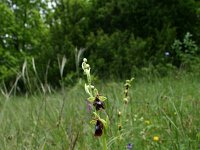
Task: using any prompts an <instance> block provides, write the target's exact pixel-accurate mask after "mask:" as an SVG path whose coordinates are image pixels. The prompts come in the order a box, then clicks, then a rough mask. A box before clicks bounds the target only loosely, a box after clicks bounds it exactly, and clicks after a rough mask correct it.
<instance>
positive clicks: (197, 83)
mask: <svg viewBox="0 0 200 150" xmlns="http://www.w3.org/2000/svg"><path fill="white" fill-rule="evenodd" d="M84 83H85V80H84V79H80V81H79V82H78V83H77V84H76V85H75V86H73V87H70V86H69V87H64V86H63V87H62V89H61V90H52V91H51V92H40V93H39V92H38V93H37V94H33V95H16V96H10V97H6V96H5V95H3V94H2V95H1V96H0V139H1V140H0V149H2V150H15V149H16V150H19V149H24V150H26V149H27V150H29V149H38V150H40V149H41V150H42V149H46V150H51V149H52V150H54V149H55V150H59V149H70V150H73V149H75V150H101V149H102V142H101V137H95V136H94V131H95V126H94V125H93V124H90V121H91V118H92V117H93V115H92V113H91V112H90V110H88V109H87V103H86V99H87V98H88V96H87V94H86V93H85V91H84ZM94 84H95V85H96V87H97V88H98V90H99V92H100V93H101V94H103V95H104V96H106V97H107V100H106V102H105V107H106V111H107V113H108V116H109V125H108V132H107V135H106V136H107V146H108V149H111V150H123V149H132V150H142V149H143V150H154V149H155V150H170V149H171V150H176V149H177V150H199V147H200V128H199V127H200V121H199V117H200V111H199V110H200V96H199V95H200V79H199V78H198V77H196V76H193V75H189V74H176V75H174V76H168V77H162V78H160V77H148V76H147V77H143V78H142V77H140V78H136V79H135V80H134V81H133V82H132V86H131V87H130V89H129V96H130V102H129V103H128V105H127V106H126V114H123V113H122V114H121V115H122V116H123V115H125V117H124V120H123V124H122V129H121V131H120V132H119V131H118V121H119V117H118V110H119V108H120V107H121V105H122V104H123V94H124V93H123V91H124V82H123V81H114V80H113V81H109V82H108V81H96V83H94ZM128 144H129V145H131V146H132V148H131V147H127V145H128Z"/></svg>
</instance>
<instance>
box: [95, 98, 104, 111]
mask: <svg viewBox="0 0 200 150" xmlns="http://www.w3.org/2000/svg"><path fill="white" fill-rule="evenodd" d="M93 106H94V107H95V108H96V110H100V109H101V108H102V109H105V106H104V102H102V101H100V100H99V98H98V97H96V98H95V100H94V102H93Z"/></svg>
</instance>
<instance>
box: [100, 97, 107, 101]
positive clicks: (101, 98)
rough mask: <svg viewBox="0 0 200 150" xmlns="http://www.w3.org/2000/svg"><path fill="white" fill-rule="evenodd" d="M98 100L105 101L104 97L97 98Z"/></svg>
mask: <svg viewBox="0 0 200 150" xmlns="http://www.w3.org/2000/svg"><path fill="white" fill-rule="evenodd" d="M99 100H100V101H105V100H107V98H106V97H104V96H99Z"/></svg>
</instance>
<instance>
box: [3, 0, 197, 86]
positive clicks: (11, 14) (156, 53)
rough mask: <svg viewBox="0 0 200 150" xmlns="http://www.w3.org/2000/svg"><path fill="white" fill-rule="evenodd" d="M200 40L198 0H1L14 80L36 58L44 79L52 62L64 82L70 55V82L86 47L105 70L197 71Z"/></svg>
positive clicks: (53, 74) (7, 69) (107, 73)
mask: <svg viewBox="0 0 200 150" xmlns="http://www.w3.org/2000/svg"><path fill="white" fill-rule="evenodd" d="M199 45H200V2H199V1H197V0H126V1H124V0H0V80H1V81H4V82H5V83H6V84H10V83H13V80H15V77H16V74H17V73H18V72H19V70H21V69H22V65H23V62H24V60H25V59H26V60H27V62H28V64H31V59H32V58H34V59H35V64H36V68H37V71H38V76H39V77H40V78H41V80H45V78H44V74H45V73H46V72H47V66H49V68H48V81H49V82H51V84H54V85H58V84H59V82H58V81H59V80H60V75H59V65H58V59H59V60H60V59H61V58H62V57H63V56H66V59H67V63H66V66H65V70H64V77H65V81H66V83H68V82H70V81H71V80H74V79H76V78H77V77H78V72H79V71H78V70H77V63H78V62H76V61H77V59H76V57H75V55H77V54H78V51H77V50H80V49H81V48H84V49H85V51H84V53H83V56H84V57H87V58H88V60H89V61H90V64H91V65H92V68H93V67H95V70H93V71H94V72H95V74H98V76H100V77H105V78H108V77H120V78H127V77H129V76H131V75H133V74H139V73H140V72H141V71H147V72H148V71H157V72H159V74H161V75H164V74H167V72H168V71H169V69H174V68H184V69H185V70H187V71H194V70H198V69H199V68H200V67H199V66H200V65H199V64H200V63H199V61H200V60H199V56H200V48H199ZM30 68H31V67H30ZM29 71H30V74H31V72H33V71H32V70H31V69H30V70H29Z"/></svg>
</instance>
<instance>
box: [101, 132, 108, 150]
mask: <svg viewBox="0 0 200 150" xmlns="http://www.w3.org/2000/svg"><path fill="white" fill-rule="evenodd" d="M102 143H103V150H107V149H108V147H107V139H106V134H105V133H104V135H103V137H102Z"/></svg>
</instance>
